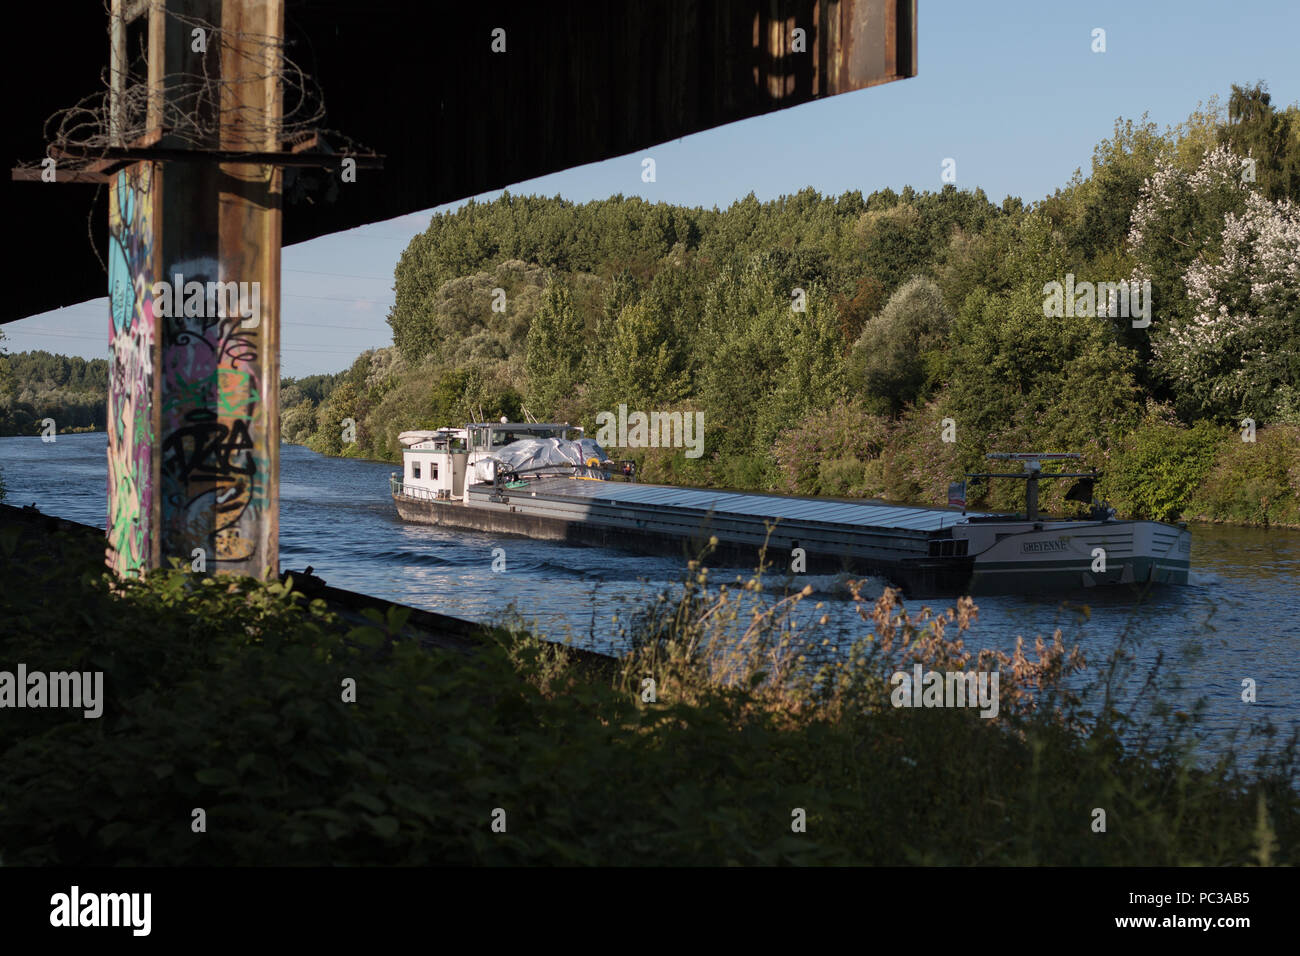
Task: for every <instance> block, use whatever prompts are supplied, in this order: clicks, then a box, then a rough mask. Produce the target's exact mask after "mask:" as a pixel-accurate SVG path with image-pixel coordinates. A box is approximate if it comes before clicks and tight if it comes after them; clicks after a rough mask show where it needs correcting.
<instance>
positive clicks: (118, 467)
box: [108, 163, 155, 576]
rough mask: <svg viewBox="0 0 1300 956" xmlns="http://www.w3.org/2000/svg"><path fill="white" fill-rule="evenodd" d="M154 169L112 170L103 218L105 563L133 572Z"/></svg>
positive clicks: (143, 499) (149, 319)
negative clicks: (105, 290) (105, 267)
mask: <svg viewBox="0 0 1300 956" xmlns="http://www.w3.org/2000/svg"><path fill="white" fill-rule="evenodd" d="M153 179H154V170H153V167H152V166H151V165H150V164H148V163H138V164H136V165H135V166H132V167H130V168H129V169H124V170H122V171H121V172H119V173H118V174H117V178H116V179H115V180H114V181H113V183H112V184H111V186H110V190H109V217H108V301H109V313H110V316H109V326H108V346H109V351H110V353H111V356H112V358H111V363H110V367H109V384H108V563H109V565H110V566H111V567H112V568H114V569H115V570H116V571H117V572H118V573H119V574H123V575H129V576H130V575H138V574H140V573H141V572H142V571H143V570H144V569H145V568H146V567H147V566H149V565H150V563H151V551H150V549H151V538H152V531H153V515H154V494H155V488H154V479H153V471H154V469H153V461H154V459H153V454H154V452H153V445H154V430H153V415H152V412H153V408H152V405H153V387H154V342H155V328H154V315H153V282H154V269H155V265H154V234H155V230H154V200H153Z"/></svg>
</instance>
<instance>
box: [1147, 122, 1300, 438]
mask: <svg viewBox="0 0 1300 956" xmlns="http://www.w3.org/2000/svg"><path fill="white" fill-rule="evenodd" d="M1245 169H1246V167H1245V166H1244V164H1243V160H1242V159H1241V157H1239V156H1237V155H1236V154H1234V153H1233V152H1231V151H1230V150H1228V149H1226V148H1222V147H1220V148H1218V149H1214V150H1210V151H1209V152H1207V153H1206V154H1205V158H1204V159H1203V160H1202V162H1201V164H1200V166H1199V167H1198V168H1197V169H1196V170H1195V171H1194V172H1191V173H1188V172H1187V171H1185V170H1182V169H1179V168H1177V167H1175V166H1172V165H1170V164H1165V163H1160V164H1159V165H1158V166H1157V170H1156V173H1155V175H1154V176H1152V177H1151V179H1150V180H1148V181H1147V183H1146V185H1145V186H1144V187H1143V191H1142V197H1141V199H1140V200H1139V202H1138V205H1137V207H1136V208H1135V209H1134V211H1133V217H1132V221H1131V228H1130V231H1129V243H1130V247H1131V249H1132V250H1133V253H1134V257H1135V259H1136V260H1137V262H1138V267H1137V270H1136V272H1135V275H1134V278H1135V279H1137V280H1138V281H1141V280H1142V279H1150V280H1151V281H1152V286H1153V290H1154V297H1155V300H1156V317H1157V322H1156V323H1155V327H1154V328H1153V330H1152V331H1153V345H1154V353H1155V359H1156V363H1157V368H1158V370H1159V371H1160V372H1161V373H1162V374H1163V375H1164V376H1165V377H1166V379H1167V380H1168V381H1169V382H1170V383H1171V384H1172V385H1173V386H1174V387H1175V388H1176V389H1177V390H1178V393H1179V395H1178V397H1179V399H1180V404H1182V405H1184V406H1185V407H1190V408H1193V409H1195V410H1197V411H1199V412H1208V413H1211V414H1216V415H1222V416H1235V415H1251V416H1252V417H1254V418H1256V419H1258V420H1269V419H1270V418H1273V417H1275V416H1276V415H1277V413H1278V412H1279V410H1280V409H1281V408H1282V407H1283V406H1284V405H1285V404H1287V402H1288V400H1289V399H1290V398H1291V397H1292V396H1293V395H1294V392H1293V389H1295V388H1296V386H1297V385H1300V208H1298V207H1297V206H1296V205H1295V204H1294V203H1292V202H1290V201H1289V200H1286V199H1283V200H1280V201H1278V202H1270V201H1269V200H1268V199H1265V198H1264V197H1262V196H1261V195H1259V194H1258V193H1257V192H1255V191H1254V190H1253V189H1252V188H1251V183H1250V181H1249V177H1248V176H1247V177H1243V175H1242V174H1243V171H1244V170H1245Z"/></svg>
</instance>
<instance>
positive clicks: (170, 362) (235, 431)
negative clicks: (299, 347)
mask: <svg viewBox="0 0 1300 956" xmlns="http://www.w3.org/2000/svg"><path fill="white" fill-rule="evenodd" d="M217 271H218V269H217V263H216V261H215V260H211V259H199V260H194V261H190V262H186V263H180V264H177V265H175V266H172V267H170V268H169V269H168V273H169V274H172V273H175V274H181V275H183V276H184V279H185V285H186V286H188V285H189V284H190V283H191V282H198V283H203V284H205V285H206V284H207V283H209V282H215V281H217V278H218V277H217V275H216V273H217ZM178 292H179V290H178ZM178 311H179V310H173V314H172V316H171V317H170V318H167V319H165V320H164V321H165V323H166V330H167V331H166V336H165V338H164V343H163V358H162V366H163V372H162V375H163V379H162V436H163V440H162V471H161V474H162V485H163V496H164V502H165V508H164V513H165V518H164V523H165V524H166V525H167V530H166V544H165V548H166V551H167V553H168V554H188V553H190V551H191V549H193V548H203V549H204V550H205V551H206V552H207V553H209V554H211V555H212V557H213V559H214V560H215V561H217V562H226V563H227V565H228V564H229V563H231V562H242V561H248V560H249V559H251V558H252V557H253V556H254V555H255V553H256V552H257V548H258V544H259V542H258V539H257V536H256V534H255V531H256V528H257V526H258V523H259V521H260V520H261V517H262V515H263V514H264V513H265V512H266V509H267V507H268V504H269V501H268V493H267V488H268V477H269V470H270V469H269V465H268V462H267V461H266V458H265V455H264V454H263V453H261V452H260V451H259V442H258V441H257V440H256V439H257V436H258V435H259V433H260V432H261V431H263V430H264V429H265V424H264V421H265V414H264V412H262V411H260V410H259V406H260V403H261V402H262V391H263V389H262V383H261V381H260V376H261V363H260V360H259V358H260V347H259V338H258V330H257V329H248V328H244V326H243V319H242V317H241V316H239V315H238V314H236V315H230V316H226V315H220V314H213V313H214V312H220V311H223V310H219V309H218V310H211V309H209V310H203V311H204V314H202V315H182V314H177V312H178ZM185 311H190V310H185ZM261 444H262V446H263V447H264V445H265V443H264V442H263V443H261ZM250 529H251V530H252V531H253V532H254V533H253V534H251V535H250V534H246V533H245V531H248V530H250ZM242 570H246V571H247V572H248V573H254V574H256V573H260V570H261V569H260V568H256V567H250V568H246V569H242Z"/></svg>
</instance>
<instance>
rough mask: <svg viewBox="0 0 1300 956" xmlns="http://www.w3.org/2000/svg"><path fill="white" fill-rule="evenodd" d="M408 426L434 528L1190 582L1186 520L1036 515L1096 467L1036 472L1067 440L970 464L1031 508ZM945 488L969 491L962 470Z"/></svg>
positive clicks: (725, 561) (1019, 584) (940, 587)
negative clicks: (630, 462) (630, 460)
mask: <svg viewBox="0 0 1300 956" xmlns="http://www.w3.org/2000/svg"><path fill="white" fill-rule="evenodd" d="M402 441H403V444H404V445H406V446H407V447H406V449H405V452H404V455H403V457H404V461H403V470H402V472H401V473H400V474H394V475H393V476H392V478H391V483H390V484H391V487H390V491H391V493H392V497H393V502H394V504H395V506H396V508H397V513H398V515H399V516H400V517H401V518H402V519H403V520H405V521H410V522H418V523H423V524H430V525H437V526H440V527H447V528H456V529H462V530H468V531H475V532H482V533H486V534H493V535H519V536H524V537H529V538H537V539H542V540H549V541H559V542H565V543H569V544H577V545H590V546H596V547H606V548H618V549H623V550H632V551H637V552H641V553H648V554H666V555H681V556H684V557H698V556H700V555H701V554H702V553H704V552H705V550H706V549H708V552H709V553H708V556H707V558H706V560H707V561H708V563H711V564H719V565H733V566H739V567H750V568H752V567H755V566H757V563H758V561H759V559H760V555H761V556H762V557H763V558H764V559H765V561H766V562H767V564H768V566H770V567H771V569H772V571H773V573H776V574H782V573H785V572H787V571H795V572H807V573H814V574H824V573H839V572H844V573H849V574H859V575H861V574H869V575H874V576H878V577H882V578H885V579H887V580H888V581H890V582H891V583H892V584H894V585H896V586H898V587H900V588H902V590H903V591H904V593H906V594H907V595H909V596H926V595H932V594H955V593H974V594H987V593H1029V592H1043V591H1051V592H1056V591H1073V590H1077V589H1090V588H1097V587H1113V586H1123V585H1130V586H1142V585H1146V584H1186V583H1187V578H1188V573H1189V568H1190V562H1191V533H1190V532H1189V531H1188V530H1187V528H1186V526H1185V525H1177V526H1175V525H1170V524H1165V523H1162V522H1156V521H1125V520H1116V519H1115V517H1114V512H1113V510H1112V509H1106V508H1104V507H1103V506H1098V505H1094V507H1093V509H1092V513H1091V514H1090V516H1089V517H1085V518H1048V517H1043V516H1040V515H1039V514H1038V509H1037V500H1038V482H1039V481H1040V480H1043V479H1048V478H1076V479H1080V480H1081V481H1082V482H1083V484H1084V486H1085V487H1086V488H1088V490H1089V491H1090V484H1091V480H1092V479H1094V478H1095V477H1096V473H1095V472H1087V473H1065V472H1056V473H1047V472H1043V471H1042V466H1041V462H1042V461H1044V460H1049V461H1050V460H1057V459H1074V458H1078V457H1079V456H1077V455H1067V454H1032V453H1030V454H1002V455H993V456H990V457H991V458H993V459H995V460H1004V461H1016V462H1020V463H1022V465H1023V468H1022V470H1021V471H1018V472H991V473H982V474H972V475H968V476H967V478H968V479H969V478H975V479H995V478H996V479H1013V480H1024V481H1025V482H1026V511H1025V513H1024V514H1008V513H992V512H969V511H966V510H965V509H964V507H962V508H955V507H950V508H948V509H943V508H915V507H908V506H903V505H892V504H886V503H882V502H873V501H844V500H836V499H824V498H799V497H790V496H784V495H767V494H755V493H740V492H730V491H714V490H708V489H699V488H677V487H669V486H663V485H651V484H643V483H638V482H636V481H634V480H618V479H620V478H627V477H630V476H627V475H625V474H620V471H621V470H623V471H626V466H624V469H620V467H619V466H618V464H616V463H614V462H611V461H610V460H609V459H608V458H607V456H605V454H604V451H603V449H601V448H600V447H599V446H598V445H596V443H595V442H593V441H591V440H590V439H588V438H585V437H583V435H582V430H581V429H579V428H576V427H571V426H569V425H561V424H538V423H527V424H520V423H510V422H501V423H477V424H470V425H467V426H466V427H465V428H444V429H438V430H437V431H428V432H424V431H421V432H404V433H403V434H402ZM953 488H954V490H953V495H960V497H959V498H957V499H955V500H956V501H957V502H958V503H960V504H962V505H964V489H965V483H964V482H963V483H958V484H956V485H954V486H953ZM950 497H951V496H950Z"/></svg>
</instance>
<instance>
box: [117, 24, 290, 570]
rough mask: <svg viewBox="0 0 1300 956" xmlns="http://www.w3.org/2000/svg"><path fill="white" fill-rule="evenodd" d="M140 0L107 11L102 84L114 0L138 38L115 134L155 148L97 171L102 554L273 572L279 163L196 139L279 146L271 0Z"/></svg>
mask: <svg viewBox="0 0 1300 956" xmlns="http://www.w3.org/2000/svg"><path fill="white" fill-rule="evenodd" d="M142 7H144V5H142V4H133V3H130V2H128V0H115V2H114V8H113V13H114V18H115V19H114V26H115V29H114V57H113V63H114V65H115V66H114V76H113V80H114V84H115V86H116V85H117V84H118V83H119V82H121V83H122V85H123V89H125V85H126V82H127V80H128V79H129V77H126V76H125V70H120V71H119V69H118V65H119V64H121V63H122V62H123V60H122V58H121V57H120V55H119V43H118V39H119V37H122V36H123V35H124V34H125V30H126V27H127V25H128V24H129V22H130V21H129V20H128V17H130V16H131V15H132V14H131V10H128V9H126V8H131V9H133V10H134V11H135V16H137V17H143V16H147V17H148V49H149V56H148V61H149V62H148V72H149V76H148V84H149V102H148V114H149V122H148V123H147V124H146V125H147V128H148V132H147V133H146V134H145V137H144V138H143V141H140V140H137V141H136V142H134V143H122V144H118V143H115V144H114V145H124V146H136V147H142V148H145V149H149V148H156V151H157V153H158V155H159V156H160V158H159V159H158V160H156V161H152V160H151V161H143V162H135V163H133V164H132V165H130V166H127V167H126V168H124V169H121V170H119V171H118V172H117V173H116V174H115V175H114V176H113V179H112V182H111V184H110V200H109V202H110V211H109V243H108V272H109V301H110V313H111V315H110V322H109V348H110V352H111V360H110V381H109V400H108V427H109V442H108V525H107V528H108V563H109V565H110V566H111V567H113V568H114V569H116V570H117V571H118V572H119V573H122V574H125V575H136V574H140V573H142V572H143V571H146V570H148V569H149V568H154V567H159V566H166V565H167V564H168V563H169V560H170V559H172V558H179V559H181V560H182V561H184V562H185V564H187V565H191V566H193V567H196V568H198V567H202V568H204V569H205V570H207V571H217V572H229V573H237V574H248V575H253V576H256V577H262V576H269V575H274V574H276V573H278V565H279V558H278V550H279V542H278V530H279V507H278V498H279V432H280V422H279V381H280V374H279V346H280V341H279V329H280V235H281V178H282V171H281V169H280V168H279V167H277V166H273V165H269V164H264V163H247V162H230V161H218V160H217V159H216V157H215V156H205V155H204V154H203V151H204V150H205V149H206V150H222V151H223V153H222V156H223V158H225V157H228V156H229V153H230V152H231V151H234V152H240V151H247V152H259V153H263V152H276V151H279V150H280V149H281V142H280V120H281V115H282V102H281V97H282V86H281V78H280V75H279V63H280V56H281V54H282V51H281V49H280V44H281V42H282V37H283V31H284V3H283V0H166V4H165V7H164V5H163V4H154V5H152V6H149V7H148V8H147V12H145V11H144V10H142ZM125 99H126V98H125V95H123V101H124V102H125ZM125 126H126V124H125V122H123V123H122V124H121V125H120V126H118V128H119V129H121V128H125ZM178 152H183V153H184V154H185V155H179V156H178Z"/></svg>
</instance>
